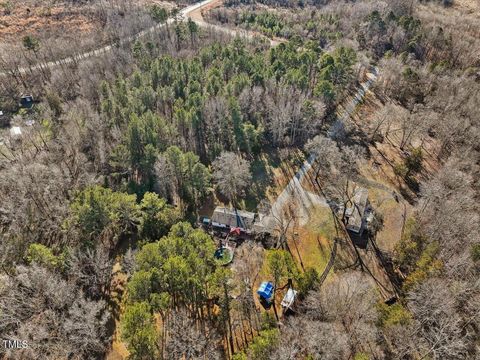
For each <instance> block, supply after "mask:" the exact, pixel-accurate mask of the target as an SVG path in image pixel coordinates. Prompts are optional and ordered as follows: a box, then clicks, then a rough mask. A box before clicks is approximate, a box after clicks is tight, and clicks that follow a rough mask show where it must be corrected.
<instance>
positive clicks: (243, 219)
mask: <svg viewBox="0 0 480 360" xmlns="http://www.w3.org/2000/svg"><path fill="white" fill-rule="evenodd" d="M254 222H255V214H254V213H252V212H248V211H243V210H237V209H229V208H225V207H220V206H218V207H217V208H215V210H214V211H213V215H212V223H218V224H222V225H227V226H230V227H239V228H241V229H243V230H248V229H251V228H252V227H253V223H254Z"/></svg>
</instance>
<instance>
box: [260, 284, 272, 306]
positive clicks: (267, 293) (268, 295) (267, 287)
mask: <svg viewBox="0 0 480 360" xmlns="http://www.w3.org/2000/svg"><path fill="white" fill-rule="evenodd" d="M257 294H258V296H260V298H261V299H263V300H265V301H267V302H270V301H271V300H272V297H273V284H272V283H271V282H270V281H264V282H262V284H261V285H260V287H259V288H258V290H257Z"/></svg>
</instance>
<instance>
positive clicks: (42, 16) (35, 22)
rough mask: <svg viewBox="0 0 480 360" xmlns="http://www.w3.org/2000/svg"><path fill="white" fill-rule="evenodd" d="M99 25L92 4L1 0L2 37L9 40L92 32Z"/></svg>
mask: <svg viewBox="0 0 480 360" xmlns="http://www.w3.org/2000/svg"><path fill="white" fill-rule="evenodd" d="M98 27H100V22H99V21H98V19H95V16H94V13H93V7H92V6H89V5H81V6H80V5H78V6H75V5H67V4H64V3H58V4H57V3H56V4H49V3H48V2H41V1H40V2H28V1H24V2H22V1H19V2H13V1H11V0H10V1H7V0H0V37H1V38H2V40H5V41H9V40H14V39H18V38H21V37H23V36H26V35H37V34H38V33H40V32H48V33H50V32H57V31H62V30H65V31H74V32H75V33H77V34H78V33H85V34H88V33H90V32H92V31H94V30H95V29H96V28H98Z"/></svg>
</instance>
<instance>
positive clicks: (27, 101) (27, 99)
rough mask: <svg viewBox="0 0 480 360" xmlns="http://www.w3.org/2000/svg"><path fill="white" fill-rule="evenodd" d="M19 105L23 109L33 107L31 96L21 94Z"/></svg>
mask: <svg viewBox="0 0 480 360" xmlns="http://www.w3.org/2000/svg"><path fill="white" fill-rule="evenodd" d="M20 106H21V107H22V108H24V109H31V108H32V107H33V96H32V95H22V96H21V97H20Z"/></svg>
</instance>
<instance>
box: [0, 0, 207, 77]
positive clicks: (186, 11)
mask: <svg viewBox="0 0 480 360" xmlns="http://www.w3.org/2000/svg"><path fill="white" fill-rule="evenodd" d="M214 1H216V0H204V1H201V2H198V3H195V4H193V5H190V6H187V7H186V8H183V9H182V10H180V11H179V12H178V13H177V14H176V15H175V17H170V18H168V19H167V21H166V22H164V23H161V24H157V25H154V26H152V27H150V28H148V29H145V30H143V31H141V32H139V33H138V34H136V35H133V36H128V37H126V38H123V39H121V40H120V41H119V44H120V45H124V44H127V43H129V42H132V41H134V40H137V39H140V38H142V37H144V36H145V35H148V34H152V33H154V32H155V31H157V30H158V29H161V28H163V27H165V26H166V24H171V23H173V22H174V21H175V19H176V17H179V18H180V19H184V18H190V14H191V13H193V12H194V11H197V10H200V9H201V8H203V7H205V6H207V5H209V4H210V3H213V2H214ZM194 21H195V20H194ZM196 22H197V23H198V24H199V25H206V23H204V22H203V21H196ZM115 47H116V43H113V44H110V45H106V46H103V47H101V48H98V49H95V50H92V51H88V52H84V53H82V54H76V55H72V56H70V57H67V58H63V59H59V60H55V61H49V62H43V63H39V64H37V65H33V66H28V67H21V68H15V69H11V70H10V71H3V72H0V77H1V76H5V75H9V74H17V75H18V74H27V73H29V72H32V71H36V70H41V69H53V68H55V67H58V66H61V65H66V64H71V63H76V62H78V61H82V60H85V59H89V58H91V57H95V56H100V55H102V54H105V53H107V52H110V51H111V50H112V49H114V48H115Z"/></svg>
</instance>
